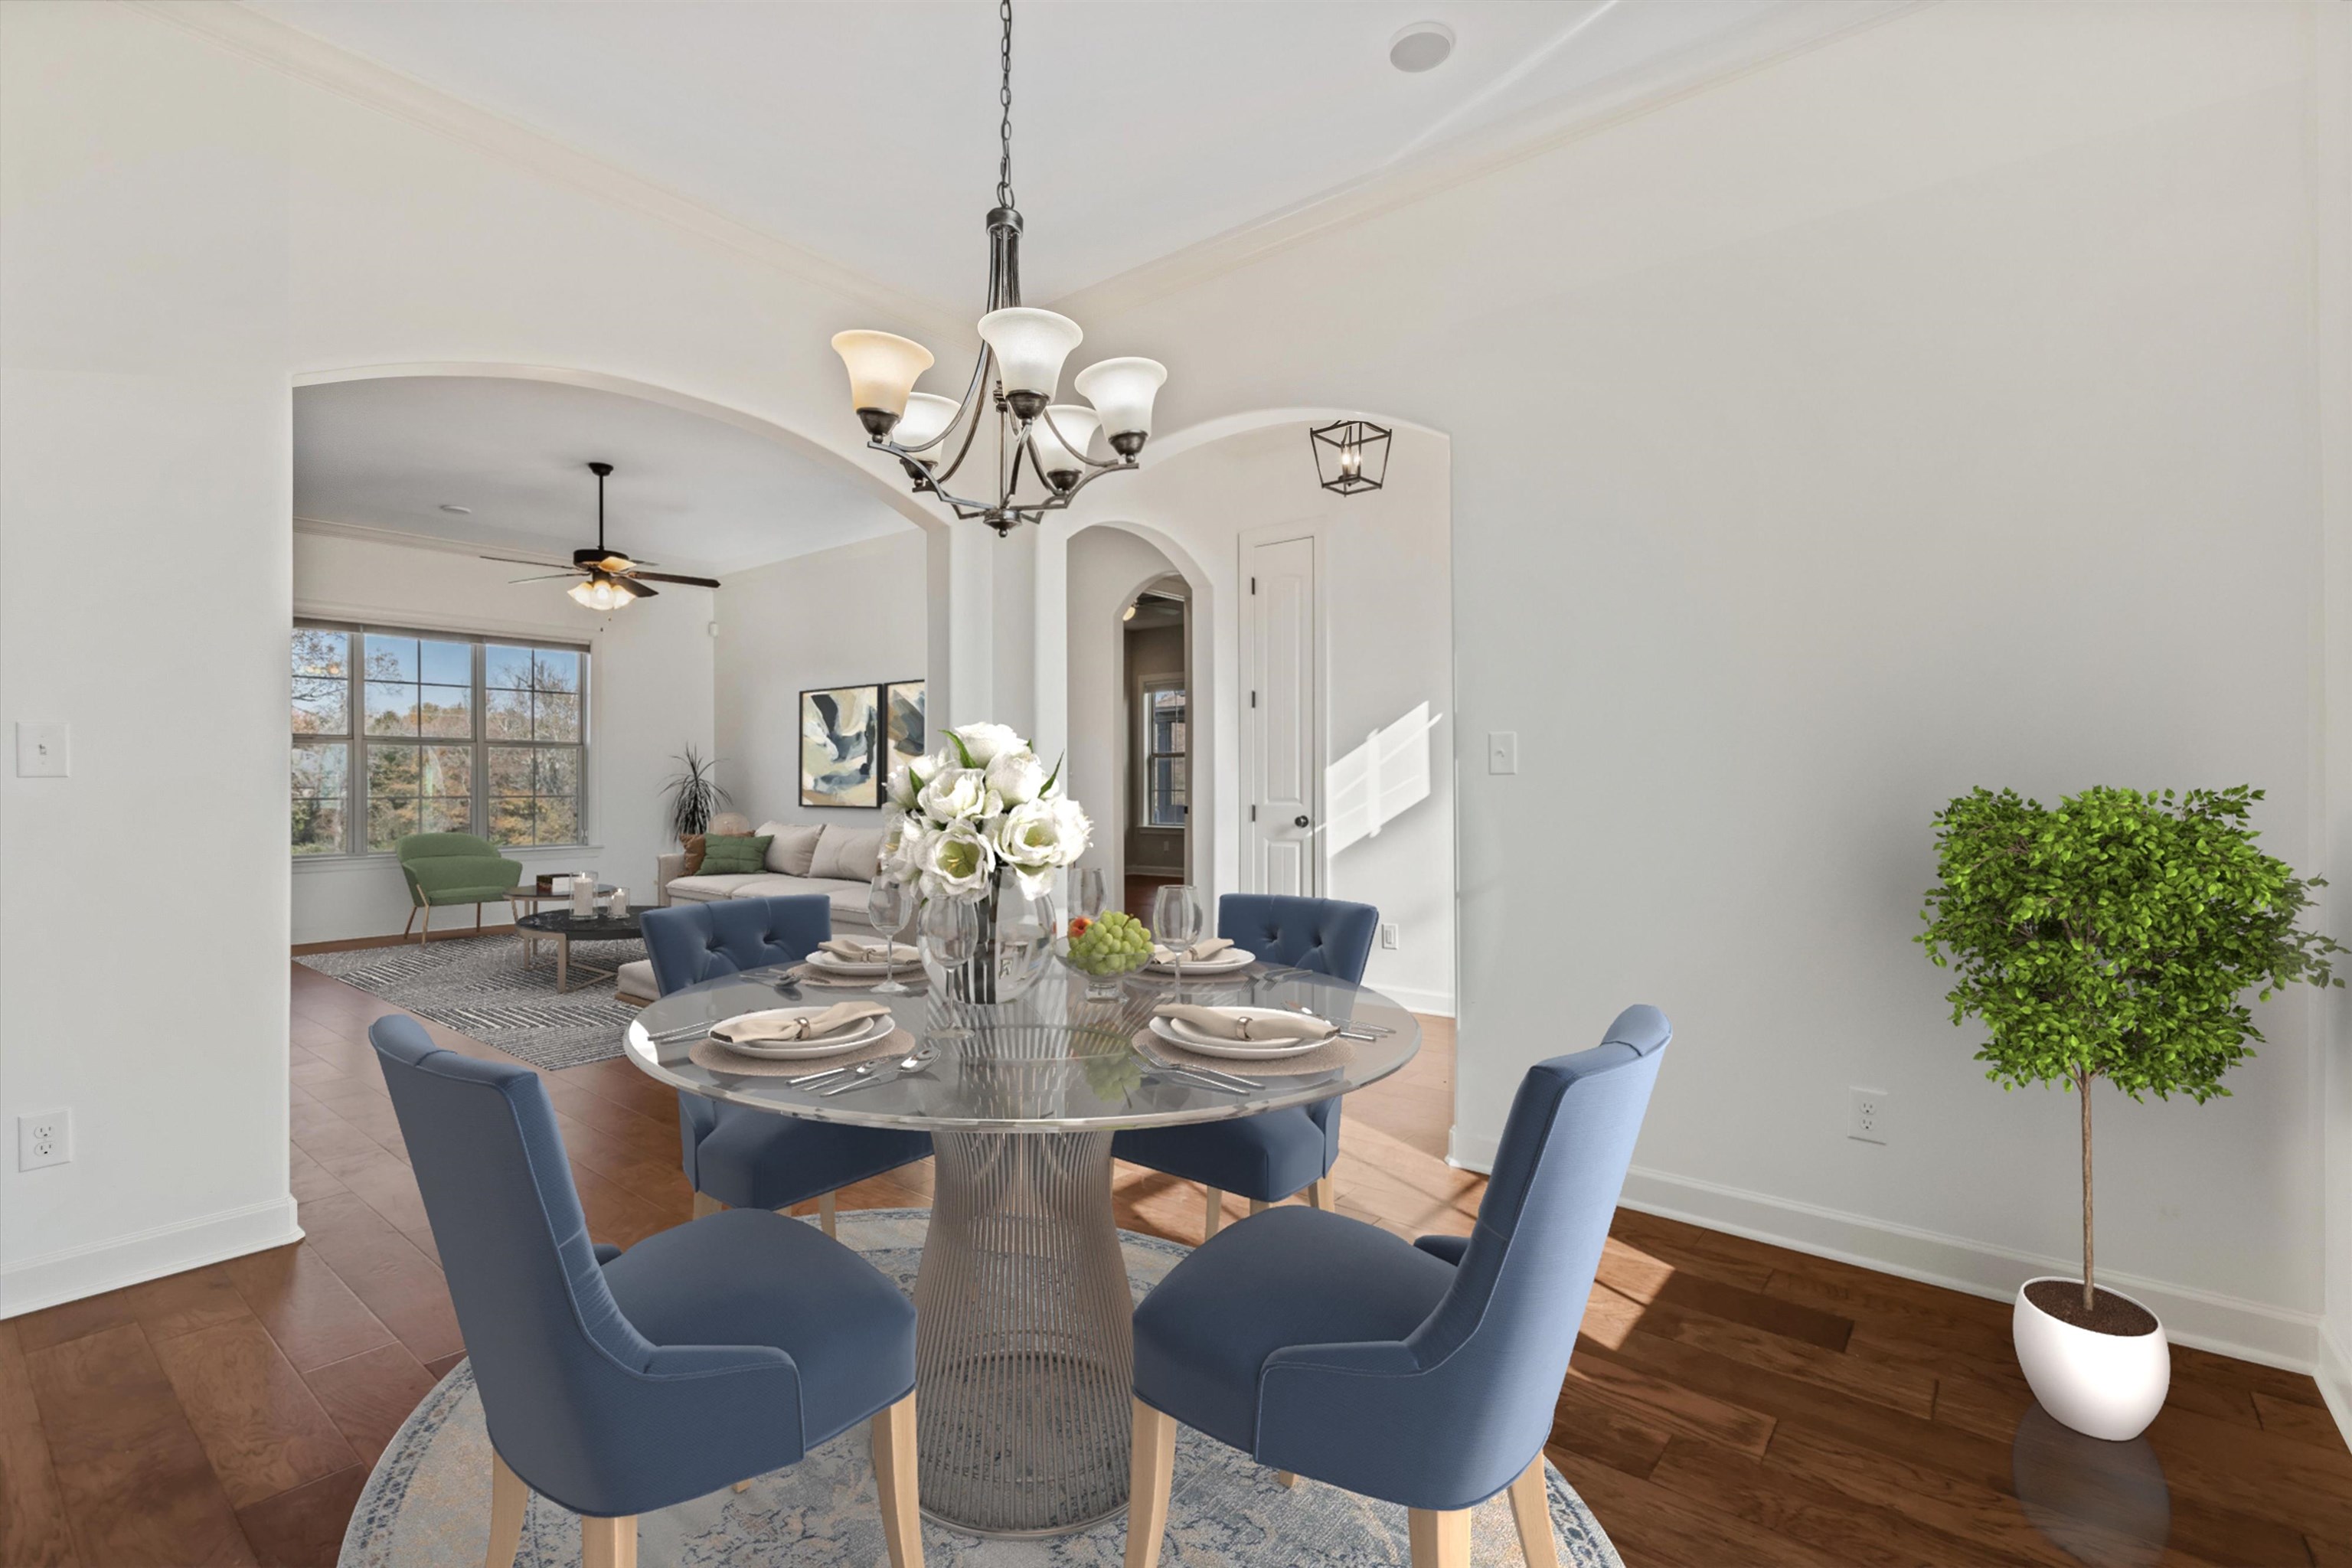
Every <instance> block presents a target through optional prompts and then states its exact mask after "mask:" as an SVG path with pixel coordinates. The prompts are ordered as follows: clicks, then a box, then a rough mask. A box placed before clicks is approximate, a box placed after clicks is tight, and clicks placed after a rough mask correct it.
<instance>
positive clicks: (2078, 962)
mask: <svg viewBox="0 0 2352 1568" xmlns="http://www.w3.org/2000/svg"><path fill="white" fill-rule="evenodd" d="M2262 798H2263V795H2262V792H2261V791H2259V790H2253V789H2250V788H2248V787H2246V786H2244V785H2240V786H2238V787H2236V788H2233V789H2226V790H2190V791H2189V792H2188V793H2187V794H2185V795H2179V796H2176V795H2174V794H2173V793H2172V792H2171V791H2169V790H2167V791H2165V792H2164V793H2163V794H2161V795H2143V794H2141V793H2139V792H2138V791H2137V790H2128V789H2105V788H2100V789H2087V790H2084V792H2083V793H2082V794H2080V795H2070V796H2068V797H2067V798H2065V799H2063V800H2061V801H2060V802H2059V803H2058V805H2056V806H2055V807H2045V806H2043V805H2042V804H2041V803H2039V802H2038V801H2032V800H2026V799H2022V798H2021V797H2020V796H2019V795H2017V793H2016V792H2015V791H2013V790H2003V791H2001V792H2000V794H1998V795H1996V794H1994V793H1993V792H1991V791H1990V790H1986V789H1979V790H1977V791H1976V792H1975V793H1974V794H1972V795H1963V796H1961V797H1960V798H1958V799H1957V800H1955V801H1953V802H1952V803H1951V804H1950V805H1948V806H1946V807H1945V808H1944V809H1943V810H1942V811H1941V812H1939V813H1937V816H1936V826H1937V841H1936V842H1937V871H1938V874H1939V876H1940V877H1941V881H1940V883H1939V885H1938V886H1937V887H1935V888H1932V889H1929V890H1928V892H1927V908H1926V909H1925V910H1922V911H1921V914H1920V918H1921V919H1922V920H1924V921H1927V930H1926V931H1922V932H1921V933H1920V934H1919V935H1918V936H1917V937H1916V939H1915V940H1916V941H1917V942H1919V943H1921V944H1922V945H1923V946H1925V947H1926V948H1927V952H1928V955H1929V956H1930V957H1932V958H1933V959H1934V960H1935V962H1936V963H1937V965H1938V966H1939V967H1947V966H1948V967H1950V968H1952V969H1954V970H1955V971H1956V972H1957V973H1958V984H1955V985H1954V986H1953V987H1952V989H1951V991H1950V993H1949V994H1948V998H1949V1000H1950V1002H1951V1004H1952V1022H1953V1023H1954V1024H1956V1025H1957V1024H1959V1023H1961V1022H1963V1021H1964V1020H1965V1019H1967V1018H1969V1017H1970V1016H1974V1017H1976V1018H1979V1019H1980V1020H1981V1021H1982V1022H1983V1023H1984V1025H1985V1026H1986V1028H1987V1029H1988V1030H1989V1031H1990V1034H1991V1038H1990V1040H1988V1041H1986V1042H1985V1044H1984V1046H1983V1047H1982V1048H1980V1049H1979V1051H1978V1052H1977V1059H1978V1060H1979V1061H1983V1062H1988V1063H1990V1064H1991V1066H1990V1071H1988V1072H1987V1074H1986V1075H1985V1076H1986V1077H1988V1078H1990V1079H1994V1080H1995V1081H1997V1082H1999V1083H2000V1084H2001V1085H2002V1086H2003V1087H2004V1088H2006V1087H2009V1086H2011V1085H2013V1084H2021V1083H2037V1082H2038V1083H2047V1082H2053V1081H2072V1080H2073V1079H2075V1078H2076V1077H2077V1076H2078V1075H2081V1076H2084V1077H2088V1078H2105V1079H2111V1080H2113V1081H2114V1083H2115V1084H2116V1087H2117V1088H2119V1089H2123V1090H2125V1091H2126V1093H2128V1094H2130V1095H2131V1096H2132V1098H2133V1099H2135V1100H2137V1099H2138V1098H2139V1097H2140V1096H2141V1095H2142V1094H2143V1093H2154V1094H2156V1095H2157V1096H2158V1098H2166V1097H2168V1096H2169V1095H2171V1094H2172V1093H2173V1092H2175V1091H2179V1092H2181V1093H2184V1094H2187V1095H2189V1097H2190V1098H2192V1099H2194V1100H2197V1101H2199V1102H2200V1103H2202V1102H2203V1101H2204V1100H2206V1099H2208V1098H2209V1097H2210V1096H2212V1095H2216V1094H2227V1093H2229V1090H2228V1089H2224V1088H2222V1087H2221V1075H2222V1074H2223V1073H2224V1072H2226V1071H2227V1070H2228V1069H2229V1068H2231V1065H2233V1064H2234V1063H2236V1062H2237V1061H2239V1060H2240V1059H2241V1058H2245V1057H2248V1056H2251V1055H2252V1054H2253V1053H2252V1051H2251V1050H2250V1049H2249V1048H2248V1047H2247V1045H2246V1042H2247V1041H2249V1040H2254V1041H2259V1040H2261V1039H2262V1033H2261V1031H2260V1030H2258V1029H2256V1028H2255V1027H2254V1020H2253V1014H2252V1011H2251V1010H2250V1009H2249V1008H2248V1007H2247V1005H2246V1004H2245V1001H2244V996H2245V993H2246V992H2247V991H2248V990H2250V989H2252V988H2254V987H2257V986H2259V987H2260V988H2261V989H2260V995H2261V998H2262V999H2263V1000H2264V1001H2267V1000H2269V999H2270V996H2271V994H2272V993H2273V992H2274V991H2277V990H2279V989H2280V988H2282V987H2284V986H2286V985H2290V984H2297V983H2307V984H2314V985H2329V984H2334V985H2342V984H2344V982H2342V981H2341V980H2337V979H2335V978H2334V976H2333V974H2332V972H2331V969H2330V966H2329V963H2328V955H2329V954H2331V953H2336V952H2345V951H2346V949H2345V948H2343V947H2342V946H2340V945H2339V944H2338V943H2337V942H2335V941H2334V940H2333V939H2331V938H2329V937H2326V936H2323V935H2320V934H2318V933H2316V932H2313V931H2305V930H2302V929H2300V928H2299V927H2298V926H2297V924H2296V921H2297V919H2298V917H2300V916H2301V914H2302V913H2303V910H2305V907H2306V906H2307V905H2308V904H2309V903H2310V901H2311V889H2314V888H2318V887H2324V886H2325V885H2326V884H2325V883H2324V882H2322V881H2320V880H2319V879H2316V878H2313V879H2308V880H2305V879H2299V878H2297V877H2296V876H2295V875H2294V871H2293V870H2292V869H2290V868H2288V867H2287V865H2286V864H2285V862H2284V861H2282V860H2279V859H2277V858H2273V857H2272V856H2269V855H2265V854H2263V852H2262V851H2261V850H2260V849H2258V848H2257V847H2255V845H2254V839H2255V837H2257V836H2256V834H2255V833H2254V831H2253V830H2252V828H2251V827H2249V826H2247V818H2248V816H2249V814H2250V811H2251V808H2252V803H2253V802H2255V801H2258V800H2260V799H2262Z"/></svg>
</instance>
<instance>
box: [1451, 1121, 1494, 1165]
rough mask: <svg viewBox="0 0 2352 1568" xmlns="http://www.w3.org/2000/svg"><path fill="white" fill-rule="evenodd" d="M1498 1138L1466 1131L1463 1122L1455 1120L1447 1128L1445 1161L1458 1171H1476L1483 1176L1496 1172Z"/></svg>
mask: <svg viewBox="0 0 2352 1568" xmlns="http://www.w3.org/2000/svg"><path fill="white" fill-rule="evenodd" d="M1496 1148H1497V1144H1496V1140H1494V1139H1492V1138H1486V1137H1478V1136H1474V1135H1469V1134H1465V1133H1464V1131H1462V1124H1461V1123H1460V1122H1458V1121H1457V1122H1455V1123H1454V1125H1453V1126H1451V1127H1449V1128H1447V1129H1446V1130H1445V1163H1447V1164H1449V1165H1451V1166H1453V1167H1454V1169H1455V1170H1457V1171H1475V1172H1477V1173H1479V1174H1480V1175H1482V1176H1491V1175H1493V1174H1494V1173H1495V1153H1496Z"/></svg>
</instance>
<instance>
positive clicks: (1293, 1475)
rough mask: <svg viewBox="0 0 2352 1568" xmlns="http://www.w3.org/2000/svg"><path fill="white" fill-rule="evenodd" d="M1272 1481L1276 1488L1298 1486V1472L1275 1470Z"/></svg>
mask: <svg viewBox="0 0 2352 1568" xmlns="http://www.w3.org/2000/svg"><path fill="white" fill-rule="evenodd" d="M1274 1479H1275V1483H1276V1485H1278V1486H1286V1487H1295V1486H1297V1484H1298V1472H1297V1471H1296V1470H1276V1471H1275V1472H1274Z"/></svg>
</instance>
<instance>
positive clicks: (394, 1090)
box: [368, 1015, 800, 1514]
mask: <svg viewBox="0 0 2352 1568" xmlns="http://www.w3.org/2000/svg"><path fill="white" fill-rule="evenodd" d="M368 1040H369V1043H370V1044H372V1045H373V1046H374V1047H375V1051H376V1059H377V1060H378V1061H379V1062H380V1063H381V1064H382V1065H383V1081H384V1088H385V1089H387V1090H389V1091H390V1093H391V1095H392V1103H393V1108H394V1110H395V1111H397V1112H398V1114H399V1117H400V1131H401V1136H402V1137H403V1138H404V1140H406V1142H407V1147H408V1151H409V1155H410V1158H411V1161H412V1163H414V1165H415V1174H416V1185H417V1189H418V1191H419V1192H420V1193H421V1194H423V1195H424V1198H425V1215H426V1216H427V1217H428V1218H429V1219H430V1220H431V1221H432V1224H433V1241H434V1245H435V1246H436V1247H437V1248H438V1249H439V1252H440V1256H441V1264H442V1267H443V1268H444V1269H445V1270H446V1273H447V1275H448V1279H449V1298H450V1300H451V1301H452V1302H453V1303H454V1304H455V1305H456V1307H457V1326H458V1327H459V1329H461V1330H462V1331H464V1333H465V1336H466V1353H467V1356H468V1357H469V1358H471V1360H472V1362H473V1367H474V1380H475V1382H476V1384H478V1385H479V1387H480V1389H481V1396H482V1412H483V1415H484V1416H485V1417H486V1419H487V1420H488V1426H489V1430H490V1437H491V1440H492V1441H493V1443H495V1444H496V1446H497V1447H498V1451H499V1454H500V1455H502V1456H503V1457H504V1458H505V1459H506V1461H507V1463H508V1464H509V1465H511V1466H512V1467H513V1468H514V1471H515V1473H516V1474H517V1475H519V1476H520V1477H521V1478H522V1479H524V1481H526V1482H527V1483H529V1485H530V1487H531V1489H533V1490H535V1491H538V1492H541V1493H543V1494H545V1495H546V1496H548V1497H550V1498H552V1499H554V1500H557V1501H559V1502H561V1503H562V1504H563V1506H564V1507H566V1508H569V1509H572V1510H577V1511H581V1512H588V1513H601V1514H625V1513H635V1512H637V1511H639V1510H640V1509H641V1508H643V1507H647V1506H655V1507H658V1506H662V1504H663V1503H664V1502H665V1501H668V1500H675V1499H676V1497H681V1496H691V1495H694V1490H695V1489H707V1487H708V1486H709V1485H710V1484H713V1483H711V1482H709V1480H707V1479H702V1478H700V1477H699V1476H698V1475H697V1474H696V1473H695V1468H694V1466H693V1464H692V1463H691V1458H692V1456H691V1455H689V1454H688V1452H687V1450H688V1448H690V1447H692V1445H690V1444H688V1443H686V1442H685V1441H684V1440H683V1439H684V1437H685V1436H686V1435H687V1434H688V1432H691V1431H697V1430H700V1431H704V1432H707V1431H708V1430H709V1428H710V1426H711V1424H712V1422H713V1420H714V1416H715V1413H714V1411H713V1409H712V1407H711V1405H710V1403H709V1400H708V1399H707V1398H705V1397H703V1395H704V1394H706V1393H707V1392H708V1391H709V1390H710V1389H712V1388H715V1387H716V1384H715V1383H714V1381H713V1379H712V1377H711V1375H710V1374H711V1373H716V1372H720V1371H730V1370H752V1371H759V1370H765V1371H768V1372H771V1373H773V1374H775V1375H774V1378H773V1379H772V1381H773V1383H774V1387H773V1388H772V1390H770V1392H769V1394H767V1395H766V1397H768V1398H771V1399H774V1398H786V1399H790V1398H794V1397H795V1396H796V1395H797V1392H798V1377H797V1373H795V1372H794V1371H793V1363H792V1358H791V1357H789V1356H787V1355H786V1354H785V1353H784V1352H782V1351H779V1350H774V1349H772V1348H770V1347H767V1346H764V1345H762V1346H756V1347H734V1348H730V1349H718V1348H713V1347H705V1346H667V1347H665V1346H659V1345H656V1344H653V1343H652V1342H649V1341H647V1340H646V1337H645V1336H644V1335H643V1334H641V1333H639V1332H638V1331H636V1329H635V1326H634V1325H632V1324H631V1323H630V1321H628V1319H627V1318H626V1317H625V1316H624V1315H623V1313H622V1311H621V1308H620V1304H619V1303H618V1302H616V1301H615V1300H614V1299H613V1293H612V1291H611V1289H608V1288H607V1286H606V1285H605V1283H604V1269H603V1268H602V1267H601V1266H600V1265H599V1263H598V1260H597V1256H596V1252H595V1249H594V1248H593V1247H592V1246H591V1245H590V1243H589V1240H588V1223H587V1220H586V1218H585V1216H584V1215H583V1214H582V1213H581V1209H580V1198H579V1194H578V1193H577V1192H576V1191H575V1190H574V1189H573V1187H572V1168H571V1165H570V1164H569V1163H568V1162H567V1161H566V1160H565V1157H564V1152H563V1139H562V1134H561V1133H560V1132H558V1131H556V1126H555V1112H554V1110H553V1108H552V1107H551V1106H550V1105H549V1103H548V1100H547V1090H546V1089H545V1087H544V1086H542V1085H541V1082H540V1081H539V1078H538V1075H537V1074H535V1073H533V1072H531V1071H530V1069H529V1068H523V1067H520V1066H517V1065H515V1064H513V1063H510V1062H492V1061H478V1060H476V1059H474V1058H471V1057H464V1056H459V1055H457V1053H456V1052H454V1051H446V1050H444V1049H442V1048H441V1047H438V1046H436V1045H435V1044H434V1043H433V1039H432V1037H431V1036H429V1035H427V1034H426V1033H425V1030H424V1028H423V1026H420V1025H419V1024H418V1023H417V1022H416V1020H415V1019H414V1018H410V1017H406V1016H399V1015H394V1016H387V1017H383V1018H379V1019H377V1020H376V1021H375V1022H374V1023H373V1024H372V1025H370V1026H369V1027H368ZM740 1441H742V1442H744V1443H745V1444H747V1445H749V1446H750V1447H749V1448H748V1450H747V1454H748V1457H747V1458H745V1459H744V1460H743V1463H744V1464H745V1466H746V1468H758V1467H759V1466H761V1465H777V1464H790V1463H792V1462H793V1460H795V1459H797V1458H799V1457H800V1453H799V1447H800V1445H799V1441H798V1432H797V1428H796V1426H795V1425H794V1424H793V1423H791V1422H776V1421H773V1420H769V1421H766V1422H763V1423H755V1424H751V1425H750V1426H748V1427H747V1430H746V1432H745V1434H744V1435H743V1436H741V1438H740ZM729 1473H730V1474H732V1473H734V1472H733V1471H730V1472H729ZM680 1487H685V1488H688V1489H685V1490H679V1489H678V1488H680Z"/></svg>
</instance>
